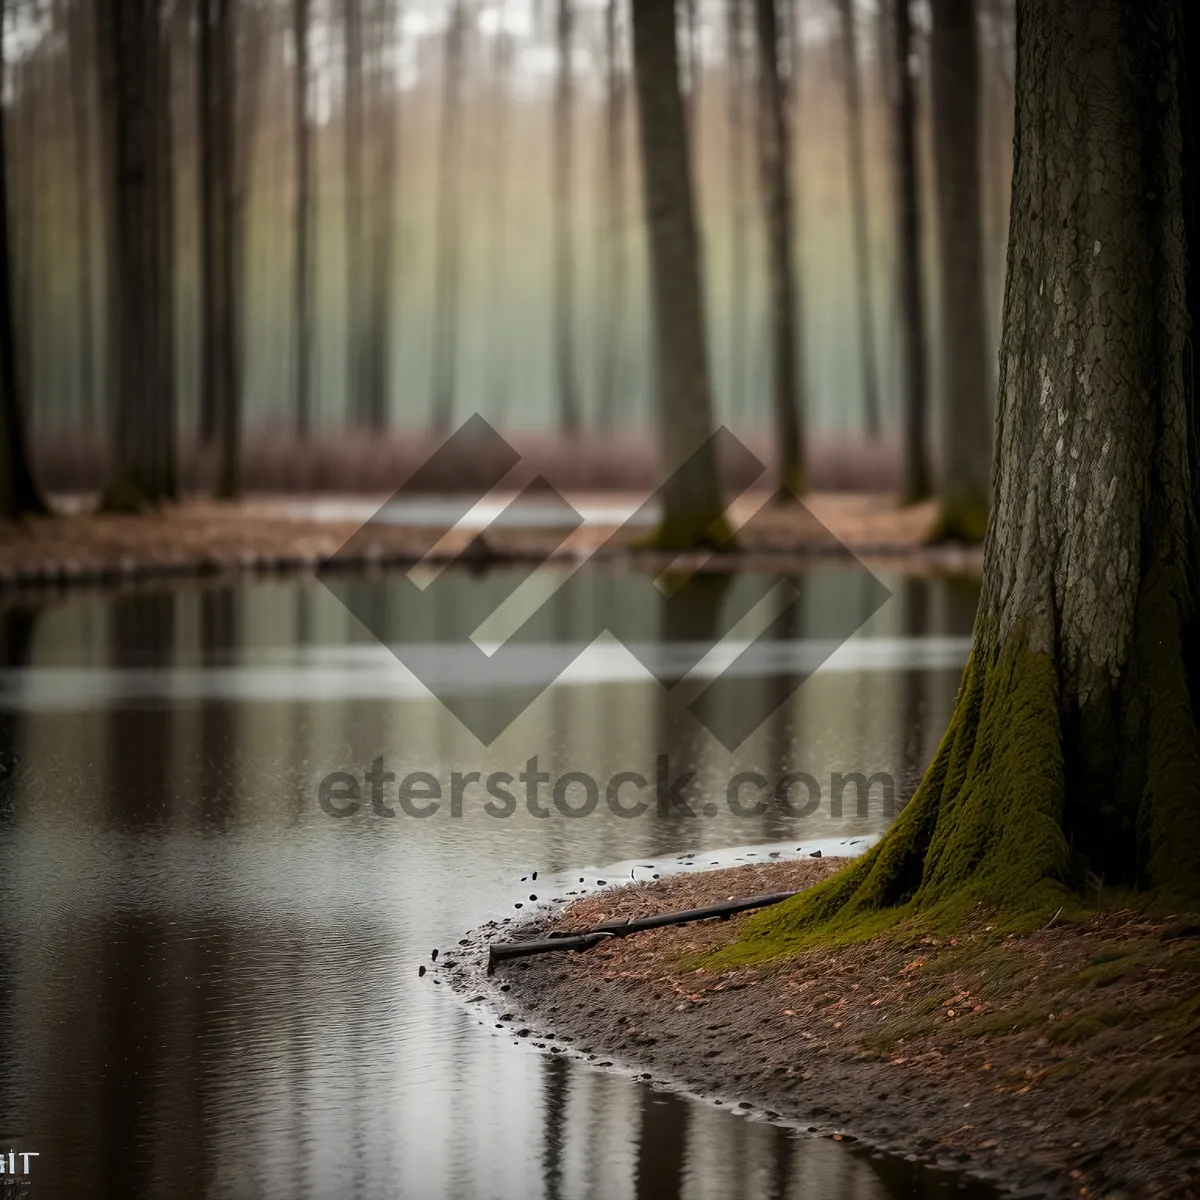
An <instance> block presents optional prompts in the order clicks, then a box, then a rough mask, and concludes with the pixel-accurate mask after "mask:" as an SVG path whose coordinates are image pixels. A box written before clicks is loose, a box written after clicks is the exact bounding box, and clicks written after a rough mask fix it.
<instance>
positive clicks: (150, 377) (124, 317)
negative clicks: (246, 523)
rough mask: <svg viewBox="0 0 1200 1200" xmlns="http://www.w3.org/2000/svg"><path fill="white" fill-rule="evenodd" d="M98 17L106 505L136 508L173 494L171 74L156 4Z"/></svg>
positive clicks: (130, 4)
mask: <svg viewBox="0 0 1200 1200" xmlns="http://www.w3.org/2000/svg"><path fill="white" fill-rule="evenodd" d="M96 15H97V25H98V33H99V39H100V48H101V54H100V58H101V61H102V62H103V63H104V65H105V68H106V78H105V86H106V87H107V88H108V89H109V90H110V93H111V95H112V96H113V104H112V121H111V126H112V128H111V130H110V131H108V132H109V138H108V141H109V142H110V148H109V152H110V153H111V155H112V160H113V167H112V175H111V177H112V180H113V186H114V191H113V202H112V204H111V205H110V206H109V211H110V214H111V220H112V224H113V230H112V236H111V244H112V246H113V253H114V262H113V267H112V269H111V271H110V275H111V284H112V288H111V290H112V299H111V301H110V305H109V322H110V330H111V337H112V347H111V350H110V353H111V355H112V356H113V360H114V372H115V384H116V387H115V397H114V406H115V412H114V421H113V427H114V428H113V445H112V454H111V461H110V471H111V474H110V480H109V485H108V488H107V490H106V491H105V494H104V501H103V503H104V507H105V508H108V509H110V510H117V511H137V510H139V509H142V508H144V507H145V506H147V505H148V504H154V503H157V502H160V501H162V500H167V499H173V498H174V497H175V495H176V472H175V438H174V390H173V386H172V382H173V375H174V364H173V360H172V342H173V338H172V331H171V323H172V309H173V306H172V303H171V293H172V284H173V280H172V276H171V269H170V254H169V251H168V247H169V246H170V245H171V242H172V231H171V229H170V208H171V205H170V202H169V181H170V178H171V163H170V130H169V113H170V93H169V88H168V82H169V71H168V69H167V63H166V61H165V58H166V55H167V48H166V43H165V39H164V36H163V26H162V20H161V8H160V2H159V0H112V2H111V4H105V5H101V6H98V7H97V9H96Z"/></svg>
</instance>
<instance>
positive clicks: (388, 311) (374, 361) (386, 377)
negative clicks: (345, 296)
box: [359, 0, 400, 432]
mask: <svg viewBox="0 0 1200 1200" xmlns="http://www.w3.org/2000/svg"><path fill="white" fill-rule="evenodd" d="M374 16H375V35H374V37H373V38H372V42H373V46H374V49H375V55H374V63H373V67H372V71H371V103H370V119H371V135H372V136H371V143H370V144H371V145H372V147H373V150H374V155H373V162H372V168H373V174H372V180H371V209H370V212H371V221H370V239H371V258H370V271H369V273H368V277H369V279H370V284H371V287H370V296H369V300H370V305H369V309H368V311H367V314H366V322H365V324H366V330H365V334H364V337H363V363H362V379H361V381H360V384H359V386H360V388H361V389H362V397H363V423H364V424H365V425H366V427H367V428H368V429H371V430H373V431H374V432H380V431H382V430H383V429H385V428H386V427H387V423H388V406H389V400H390V397H391V327H392V288H393V270H392V265H393V264H392V259H393V256H394V253H395V232H396V214H395V207H396V151H397V144H396V143H397V139H398V137H399V123H398V116H399V104H400V94H399V92H398V91H397V89H396V87H395V80H394V76H393V74H392V70H391V56H390V53H389V51H390V50H391V48H392V45H393V40H394V38H395V34H396V30H395V24H396V11H395V6H394V4H393V3H392V2H391V0H377V4H376V8H375V13H374Z"/></svg>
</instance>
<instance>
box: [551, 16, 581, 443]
mask: <svg viewBox="0 0 1200 1200" xmlns="http://www.w3.org/2000/svg"><path fill="white" fill-rule="evenodd" d="M574 23H575V14H574V12H573V10H572V5H571V0H558V12H557V21H556V24H555V32H556V40H557V44H558V82H557V86H556V88H555V96H554V347H555V361H556V366H557V379H558V403H559V422H560V425H561V428H562V432H563V433H564V434H566V435H567V436H568V437H574V436H575V435H576V434H578V433H579V429H580V412H579V388H578V382H577V378H576V370H575V248H574V239H573V234H574V216H575V212H574V209H575V179H574V173H575V161H574V153H573V151H574V130H573V126H574V119H575V85H574V68H573V64H572V62H571V53H572V33H573V27H574Z"/></svg>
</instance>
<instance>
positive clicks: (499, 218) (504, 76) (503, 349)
mask: <svg viewBox="0 0 1200 1200" xmlns="http://www.w3.org/2000/svg"><path fill="white" fill-rule="evenodd" d="M609 2H610V3H612V2H613V0H609ZM507 7H508V6H507V3H506V0H500V7H499V10H498V25H499V29H498V31H497V33H496V40H495V46H494V51H495V54H494V57H493V60H492V118H493V120H494V121H495V125H494V127H493V129H492V160H491V164H490V166H491V178H492V202H491V204H490V205H489V206H488V212H489V215H490V218H491V223H490V228H489V232H488V240H489V244H490V247H491V279H490V281H489V293H488V301H489V302H488V308H489V312H490V319H489V323H488V329H489V339H490V340H489V344H488V361H489V362H490V363H491V364H492V380H491V383H492V412H493V413H494V414H495V416H496V419H497V421H500V422H501V423H503V422H504V420H505V419H506V418H507V416H508V403H509V379H508V374H509V345H508V329H509V325H508V321H507V316H508V314H507V303H506V299H505V291H506V284H507V274H508V129H509V108H510V98H509V93H508V88H509V76H510V75H511V74H512V61H513V43H512V35H511V34H510V33H509V32H508V30H507V27H506V25H505V21H506V18H507Z"/></svg>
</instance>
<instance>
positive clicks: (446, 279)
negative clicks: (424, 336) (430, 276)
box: [430, 0, 466, 431]
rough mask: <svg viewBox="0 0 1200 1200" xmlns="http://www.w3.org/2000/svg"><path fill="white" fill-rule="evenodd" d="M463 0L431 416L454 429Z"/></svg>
mask: <svg viewBox="0 0 1200 1200" xmlns="http://www.w3.org/2000/svg"><path fill="white" fill-rule="evenodd" d="M465 35H466V14H465V12H464V11H463V0H453V4H452V6H451V9H450V20H449V22H448V24H447V26H446V41H445V48H446V49H445V65H444V67H443V72H442V75H443V78H442V121H441V129H440V130H439V132H438V181H437V190H438V206H437V246H436V254H437V264H436V268H435V271H436V279H435V283H434V311H433V370H432V396H431V402H430V411H431V413H432V418H433V427H434V429H435V430H438V431H445V430H447V429H449V427H450V423H451V421H453V419H454V399H455V387H456V377H455V366H456V363H455V360H456V357H457V354H458V271H459V251H460V247H459V225H460V219H459V217H460V214H459V209H460V191H461V182H460V180H459V157H458V152H459V125H460V122H461V115H462V114H461V108H462V60H463V39H464V37H465Z"/></svg>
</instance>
